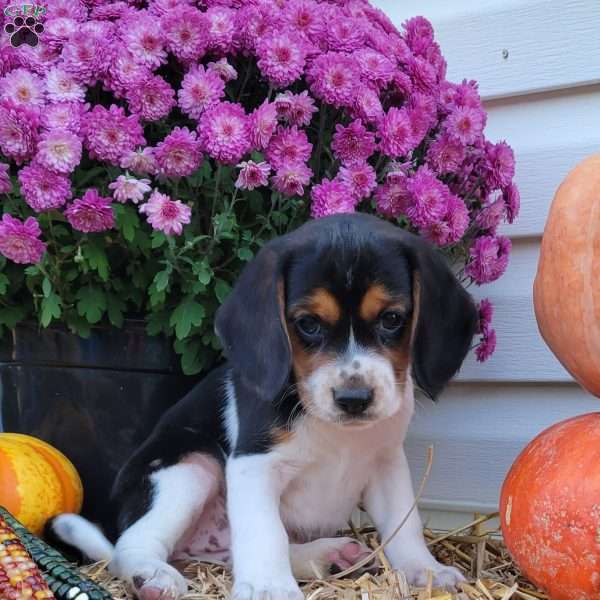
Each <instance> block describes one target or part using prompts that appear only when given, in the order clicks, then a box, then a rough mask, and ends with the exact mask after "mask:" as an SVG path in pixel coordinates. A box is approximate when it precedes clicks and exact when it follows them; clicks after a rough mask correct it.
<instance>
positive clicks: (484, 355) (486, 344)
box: [475, 329, 496, 362]
mask: <svg viewBox="0 0 600 600" xmlns="http://www.w3.org/2000/svg"><path fill="white" fill-rule="evenodd" d="M495 350H496V330H495V329H490V330H488V332H487V334H485V335H484V336H483V337H482V338H481V341H480V342H479V344H478V345H477V347H476V348H475V356H476V357H477V360H478V361H479V362H485V361H486V360H488V359H489V358H490V356H491V355H492V354H493V353H494V351H495Z"/></svg>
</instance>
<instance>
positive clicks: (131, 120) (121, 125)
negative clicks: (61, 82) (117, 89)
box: [83, 104, 145, 165]
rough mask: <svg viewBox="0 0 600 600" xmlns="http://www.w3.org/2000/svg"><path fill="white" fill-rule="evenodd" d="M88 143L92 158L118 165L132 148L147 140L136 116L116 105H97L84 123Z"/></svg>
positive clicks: (87, 146)
mask: <svg viewBox="0 0 600 600" xmlns="http://www.w3.org/2000/svg"><path fill="white" fill-rule="evenodd" d="M83 133H84V135H85V146H86V148H87V149H88V151H89V154H90V158H96V159H98V160H105V161H107V162H109V163H111V164H114V165H118V164H119V160H120V159H121V157H122V156H124V155H125V154H126V153H127V152H129V151H130V150H134V149H135V148H136V147H137V146H140V145H142V144H144V143H145V140H144V135H143V129H142V126H141V125H140V123H139V121H138V119H137V117H136V116H135V115H131V116H129V117H128V116H126V115H125V111H124V110H123V109H122V108H121V107H119V106H116V105H114V104H112V105H111V107H110V108H109V109H107V108H105V107H104V106H101V105H100V104H97V105H96V106H94V108H93V109H92V110H91V111H90V112H89V113H88V114H87V118H86V120H85V122H84V123H83Z"/></svg>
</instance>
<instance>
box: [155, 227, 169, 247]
mask: <svg viewBox="0 0 600 600" xmlns="http://www.w3.org/2000/svg"><path fill="white" fill-rule="evenodd" d="M166 241H167V236H166V235H165V234H164V233H163V232H162V231H154V232H152V244H151V246H152V248H160V247H161V246H162V245H163V244H164V243H165V242H166Z"/></svg>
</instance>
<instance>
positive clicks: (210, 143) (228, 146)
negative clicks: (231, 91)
mask: <svg viewBox="0 0 600 600" xmlns="http://www.w3.org/2000/svg"><path fill="white" fill-rule="evenodd" d="M249 129H250V128H249V124H248V117H247V116H246V113H245V112H244V109H243V108H242V106H240V105H239V104H233V103H232V102H221V103H219V104H217V105H215V106H213V107H212V108H209V109H208V110H207V111H206V112H204V114H203V115H202V116H201V117H200V123H199V125H198V133H199V136H200V143H201V145H202V148H203V150H204V151H205V152H206V153H207V154H209V155H210V156H211V157H212V158H214V159H215V160H218V161H219V162H222V163H225V164H235V163H237V162H239V161H240V159H241V158H242V156H244V154H246V152H248V150H249V149H250V135H249Z"/></svg>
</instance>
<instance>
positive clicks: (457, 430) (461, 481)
mask: <svg viewBox="0 0 600 600" xmlns="http://www.w3.org/2000/svg"><path fill="white" fill-rule="evenodd" d="M598 410H600V400H598V399H597V398H594V397H593V396H591V395H589V394H587V393H586V392H584V391H583V390H582V389H581V388H579V387H578V386H576V385H574V384H562V385H543V384H538V385H518V384H507V385H503V386H497V385H491V384H461V383H455V384H453V385H451V386H450V387H449V388H448V390H447V391H446V392H445V393H444V394H443V395H442V397H441V398H440V400H439V401H438V402H436V403H433V402H431V401H429V400H427V399H424V398H423V399H419V403H418V406H417V408H416V412H415V416H414V418H413V422H412V423H411V426H410V428H409V434H408V437H407V442H406V451H407V456H408V459H409V463H410V464H411V472H412V476H413V479H414V482H415V485H418V484H419V482H420V480H421V477H422V474H423V472H424V469H425V461H426V458H427V448H428V447H429V446H430V445H433V447H434V459H433V468H432V471H431V477H430V479H429V481H428V483H427V487H426V489H425V493H424V496H423V501H422V506H423V507H424V508H427V509H432V510H434V511H440V510H445V511H452V512H453V511H457V510H459V511H465V512H468V511H479V512H487V511H492V510H494V509H495V508H496V507H497V503H498V494H499V491H500V486H501V485H502V482H503V480H504V477H505V476H506V473H507V472H508V469H509V468H510V465H511V464H512V462H513V461H514V459H515V458H516V457H517V455H518V454H519V452H520V451H521V450H522V449H523V448H524V447H525V445H526V444H527V443H528V442H529V441H530V440H531V439H533V437H535V436H536V435H537V434H538V433H539V432H540V431H542V430H543V429H546V428H547V427H549V426H550V425H552V424H554V423H557V422H558V421H561V420H563V419H567V418H569V417H572V416H574V415H578V414H584V413H587V412H594V411H598Z"/></svg>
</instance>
